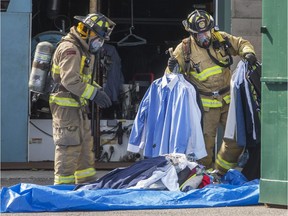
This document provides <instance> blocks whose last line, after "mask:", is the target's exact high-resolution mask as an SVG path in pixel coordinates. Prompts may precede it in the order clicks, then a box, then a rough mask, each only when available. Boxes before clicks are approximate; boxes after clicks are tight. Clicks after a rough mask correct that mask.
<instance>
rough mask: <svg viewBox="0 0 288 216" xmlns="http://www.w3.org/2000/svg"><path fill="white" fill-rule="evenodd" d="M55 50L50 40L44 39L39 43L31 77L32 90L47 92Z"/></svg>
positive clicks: (30, 86) (30, 87) (30, 85)
mask: <svg viewBox="0 0 288 216" xmlns="http://www.w3.org/2000/svg"><path fill="white" fill-rule="evenodd" d="M53 52H54V46H53V44H51V43H50V42H47V41H43V42H40V43H38V44H37V46H36V50H35V55H34V58H33V63H32V69H31V74H30V79H29V89H30V90H31V91H33V92H37V93H41V94H43V93H45V92H44V90H45V84H46V78H47V75H48V72H49V70H50V66H51V65H50V62H51V58H52V55H53Z"/></svg>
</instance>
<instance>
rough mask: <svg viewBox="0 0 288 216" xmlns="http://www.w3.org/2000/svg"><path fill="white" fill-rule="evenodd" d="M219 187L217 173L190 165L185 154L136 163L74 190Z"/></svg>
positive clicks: (179, 189) (187, 189)
mask: <svg viewBox="0 0 288 216" xmlns="http://www.w3.org/2000/svg"><path fill="white" fill-rule="evenodd" d="M214 183H220V177H218V175H217V171H216V170H205V167H203V166H202V165H200V164H198V163H196V162H194V161H190V160H188V159H187V157H186V155H185V154H180V153H171V154H166V155H163V156H158V157H153V158H149V159H144V160H140V161H137V162H135V163H134V164H133V165H131V166H129V167H126V168H116V169H114V170H112V171H111V172H109V173H108V174H106V175H105V176H103V177H101V178H99V179H98V180H97V181H95V182H93V183H90V184H80V185H77V186H76V187H75V189H74V190H96V189H100V188H110V189H153V190H169V191H184V192H187V191H189V190H192V189H198V188H203V187H205V186H206V185H208V184H214Z"/></svg>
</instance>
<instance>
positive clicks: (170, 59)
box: [168, 57, 178, 72]
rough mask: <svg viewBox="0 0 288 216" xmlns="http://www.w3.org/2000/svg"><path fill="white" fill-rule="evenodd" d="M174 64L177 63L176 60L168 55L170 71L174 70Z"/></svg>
mask: <svg viewBox="0 0 288 216" xmlns="http://www.w3.org/2000/svg"><path fill="white" fill-rule="evenodd" d="M176 64H178V61H177V59H176V58H175V57H170V58H169V59H168V68H169V70H170V71H171V72H172V71H173V70H174V68H175V66H176Z"/></svg>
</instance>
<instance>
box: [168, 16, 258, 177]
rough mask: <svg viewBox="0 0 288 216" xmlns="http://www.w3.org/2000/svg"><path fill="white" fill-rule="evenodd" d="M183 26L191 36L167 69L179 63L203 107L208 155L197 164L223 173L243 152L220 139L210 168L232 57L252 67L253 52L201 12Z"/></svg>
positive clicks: (223, 118) (226, 102)
mask: <svg viewBox="0 0 288 216" xmlns="http://www.w3.org/2000/svg"><path fill="white" fill-rule="evenodd" d="M182 24H183V26H184V28H185V30H186V31H187V32H189V33H190V37H188V38H186V39H184V40H183V41H182V42H181V43H180V44H179V45H178V46H177V47H176V49H175V50H174V52H173V56H172V57H170V58H169V60H168V68H167V70H168V72H172V71H173V69H174V68H175V66H176V64H179V66H180V71H181V72H182V73H184V74H185V75H186V76H187V78H188V79H190V81H191V82H193V83H194V84H195V86H197V88H198V90H199V93H200V96H201V101H202V105H203V108H204V115H203V133H204V140H205V147H206V151H207V154H208V155H207V157H205V158H202V159H200V160H198V162H199V163H201V164H203V165H205V166H206V168H207V169H208V168H216V169H218V170H219V172H220V174H224V173H226V172H227V170H228V169H231V168H233V167H235V166H236V165H237V160H238V157H239V155H240V154H241V152H242V148H240V147H239V146H238V145H237V143H236V142H235V141H234V140H223V143H222V146H221V149H220V151H219V153H218V155H217V158H216V163H215V166H214V165H213V160H212V159H213V155H214V147H215V138H216V133H217V128H218V125H219V124H222V125H223V126H224V127H225V125H226V120H227V114H228V109H229V103H230V80H231V70H230V66H231V65H232V63H233V58H232V57H231V56H232V55H233V56H236V55H238V56H240V57H242V58H244V59H246V60H247V61H248V62H249V65H251V66H252V65H254V64H256V62H257V59H256V56H255V51H254V48H253V46H252V45H251V43H250V42H249V41H247V40H245V39H243V38H242V37H236V36H232V35H230V34H227V33H226V32H221V31H218V29H217V28H216V27H215V24H214V19H213V17H212V16H211V15H210V14H209V13H207V12H206V11H204V10H194V11H193V12H192V13H190V14H189V15H188V16H187V19H185V20H183V22H182Z"/></svg>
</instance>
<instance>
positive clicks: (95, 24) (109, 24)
mask: <svg viewBox="0 0 288 216" xmlns="http://www.w3.org/2000/svg"><path fill="white" fill-rule="evenodd" d="M74 19H76V20H79V21H80V22H79V23H78V26H77V31H78V32H79V33H80V34H81V35H83V36H84V37H87V36H88V33H89V32H90V35H89V36H93V35H92V34H93V33H94V34H96V35H97V36H98V37H100V38H102V39H103V40H109V39H110V34H111V32H112V31H113V29H114V27H115V25H116V24H115V23H114V22H113V21H112V20H110V19H109V18H107V17H106V16H104V15H103V14H101V13H92V14H88V15H87V16H74Z"/></svg>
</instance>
